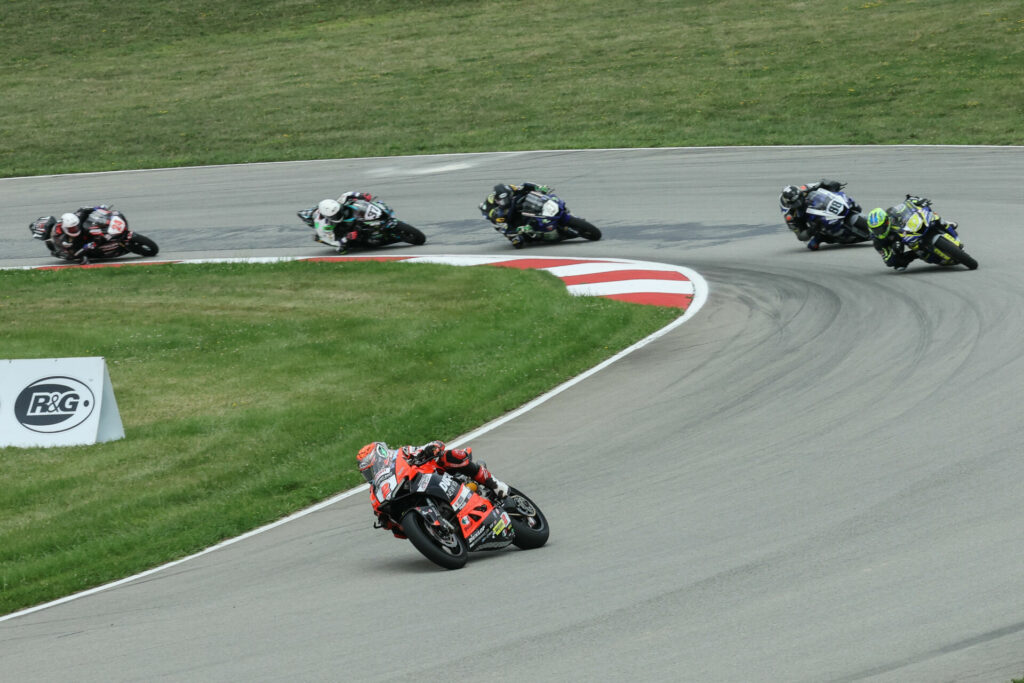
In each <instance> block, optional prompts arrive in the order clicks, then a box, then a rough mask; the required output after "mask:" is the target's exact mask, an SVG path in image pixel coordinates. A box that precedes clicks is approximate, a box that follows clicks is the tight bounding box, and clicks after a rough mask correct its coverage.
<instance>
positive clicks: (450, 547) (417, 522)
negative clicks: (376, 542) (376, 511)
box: [402, 510, 469, 569]
mask: <svg viewBox="0 0 1024 683" xmlns="http://www.w3.org/2000/svg"><path fill="white" fill-rule="evenodd" d="M458 529H459V526H458V522H457V521H456V523H455V528H454V531H448V532H447V533H444V532H441V531H440V530H437V529H435V528H434V527H431V526H428V525H427V523H426V521H425V520H424V519H423V517H421V516H420V513H418V512H416V511H415V510H409V511H408V512H406V513H405V515H404V516H403V517H402V531H404V532H405V535H406V536H407V537H408V538H409V541H410V542H411V543H412V544H413V545H414V546H416V550H419V551H420V552H421V553H423V556H424V557H426V558H427V559H428V560H430V561H431V562H433V563H434V564H436V565H438V566H440V567H444V568H445V569H462V567H464V566H465V565H466V560H468V559H469V549H468V548H467V546H466V541H465V539H463V538H462V536H460V535H459V532H458Z"/></svg>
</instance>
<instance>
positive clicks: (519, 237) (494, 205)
mask: <svg viewBox="0 0 1024 683" xmlns="http://www.w3.org/2000/svg"><path fill="white" fill-rule="evenodd" d="M551 189H552V188H550V187H548V186H547V185H535V184H534V183H525V182H524V183H523V184H522V185H504V184H500V185H495V186H494V190H493V191H492V192H491V193H490V194H489V195H487V199H485V200H484V201H483V202H482V203H481V204H480V207H479V208H480V213H482V214H483V215H484V218H486V219H487V220H489V221H490V222H491V223H492V224H494V229H495V230H497V231H498V232H500V233H501V234H503V235H504V236H505V237H507V238H508V240H509V241H510V242H511V243H512V246H513V247H515V248H516V249H521V248H522V247H523V244H524V243H525V241H526V238H525V237H524V236H523V234H522V233H524V232H529V231H530V227H529V225H528V224H527V221H525V220H523V214H522V211H521V210H520V205H521V204H522V199H523V197H525V196H526V195H528V194H530V192H532V191H534V190H536V191H537V192H543V193H544V194H547V193H549V192H551Z"/></svg>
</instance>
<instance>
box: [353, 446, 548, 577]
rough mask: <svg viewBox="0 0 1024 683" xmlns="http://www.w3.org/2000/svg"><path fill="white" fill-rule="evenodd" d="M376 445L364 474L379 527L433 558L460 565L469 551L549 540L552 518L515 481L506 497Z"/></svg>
mask: <svg viewBox="0 0 1024 683" xmlns="http://www.w3.org/2000/svg"><path fill="white" fill-rule="evenodd" d="M377 448H378V450H377V454H376V457H375V458H374V460H373V464H372V465H371V466H370V468H369V470H368V471H367V472H366V473H364V474H365V476H366V478H367V481H369V483H370V503H371V504H372V505H373V510H374V512H375V513H377V516H378V522H377V523H376V524H375V525H374V526H375V528H390V529H391V530H392V533H394V534H395V536H396V537H398V538H403V537H404V538H408V539H409V541H410V542H411V543H412V544H413V546H415V547H416V549H417V550H419V551H420V552H421V553H423V555H424V556H425V557H426V558H427V559H428V560H430V561H431V562H433V563H435V564H437V565H439V566H441V567H444V568H445V569H460V568H462V567H463V566H465V564H466V561H467V560H468V558H469V553H470V552H475V551H483V550H500V549H502V548H507V547H508V546H510V545H515V546H516V547H518V548H521V549H523V550H528V549H531V548H539V547H541V546H542V545H544V544H545V543H546V542H547V540H548V534H549V531H550V530H549V528H548V522H547V518H546V517H544V513H542V512H541V511H540V508H538V507H537V505H536V504H535V503H534V502H533V501H532V500H530V499H529V498H528V497H527V496H526V494H524V493H523V492H522V491H520V490H519V489H516V488H513V487H511V486H510V487H509V493H508V496H507V497H506V498H504V499H501V498H499V497H498V496H497V494H495V493H494V492H493V491H491V490H490V489H488V488H487V487H484V486H480V485H478V484H477V482H475V481H473V480H472V479H470V478H469V477H467V476H465V475H463V474H460V473H457V472H456V473H452V472H445V471H443V470H441V469H440V468H439V467H438V465H437V463H436V462H434V461H433V460H429V461H427V462H425V463H423V464H418V463H413V462H410V460H409V458H408V457H407V456H406V455H405V452H404V451H403V450H401V449H398V450H394V451H392V450H390V449H387V448H386V447H384V446H383V445H378V446H377ZM382 520H383V523H382Z"/></svg>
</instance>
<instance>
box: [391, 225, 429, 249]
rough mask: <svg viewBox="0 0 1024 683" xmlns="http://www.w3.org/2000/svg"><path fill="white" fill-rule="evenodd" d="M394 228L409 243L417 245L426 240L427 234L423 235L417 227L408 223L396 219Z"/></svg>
mask: <svg viewBox="0 0 1024 683" xmlns="http://www.w3.org/2000/svg"><path fill="white" fill-rule="evenodd" d="M395 230H396V231H397V232H398V234H399V235H401V236H402V239H403V240H405V241H406V242H408V243H409V244H415V245H416V246H419V245H421V244H423V243H424V242H426V241H427V236H426V235H424V234H423V232H422V231H421V230H420V229H419V228H414V227H412V226H411V225H409V224H408V223H403V222H402V221H398V222H397V223H395Z"/></svg>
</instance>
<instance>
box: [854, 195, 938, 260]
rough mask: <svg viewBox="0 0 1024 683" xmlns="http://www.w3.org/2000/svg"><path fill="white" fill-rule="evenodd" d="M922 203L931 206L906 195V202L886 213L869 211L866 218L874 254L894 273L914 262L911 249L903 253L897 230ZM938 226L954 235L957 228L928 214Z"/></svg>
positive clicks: (883, 211) (881, 210) (892, 207)
mask: <svg viewBox="0 0 1024 683" xmlns="http://www.w3.org/2000/svg"><path fill="white" fill-rule="evenodd" d="M922 202H926V203H928V204H929V205H930V204H931V202H930V200H928V199H924V198H921V197H914V196H911V195H909V194H908V195H907V198H906V199H905V200H904V201H903V202H901V203H899V204H897V205H896V206H890V207H889V208H888V209H882V208H881V207H879V208H877V209H872V210H871V212H870V213H869V214H868V232H870V233H871V243H872V245H873V246H874V247H875V251H877V252H878V254H879V256H881V257H882V262H883V263H885V265H887V266H889V267H890V268H895V269H896V272H899V273H902V272H903V271H904V270H906V269H907V266H908V265H910V262H911V261H913V260H914V259H916V258H917V254H916V253H914V251H913V250H912V249H907V248H906V246H905V245H904V243H903V239H902V238H901V237H900V228H903V227H905V226H906V222H907V219H908V218H909V217H911V216H913V215H915V214H916V213H917V209H918V208H919V206H920V204H921V203H922ZM932 215H933V216H934V218H936V219H937V220H938V221H939V224H940V225H941V226H942V227H943V228H946V229H950V230H952V231H953V233H954V234H956V228H957V224H956V223H953V222H952V221H944V220H942V219H941V218H940V217H939V215H938V214H932Z"/></svg>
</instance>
